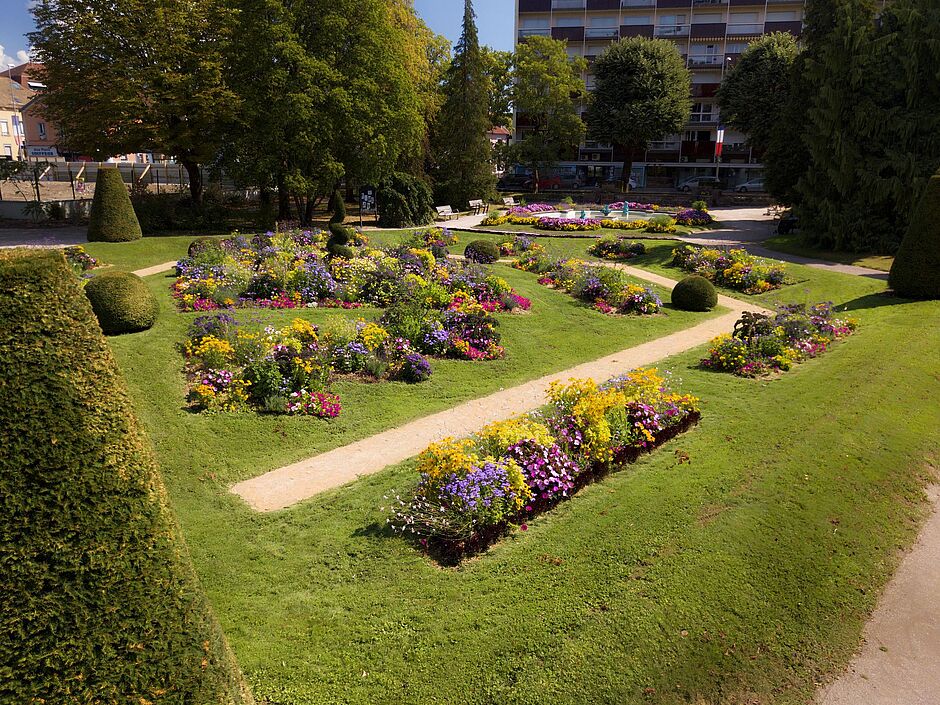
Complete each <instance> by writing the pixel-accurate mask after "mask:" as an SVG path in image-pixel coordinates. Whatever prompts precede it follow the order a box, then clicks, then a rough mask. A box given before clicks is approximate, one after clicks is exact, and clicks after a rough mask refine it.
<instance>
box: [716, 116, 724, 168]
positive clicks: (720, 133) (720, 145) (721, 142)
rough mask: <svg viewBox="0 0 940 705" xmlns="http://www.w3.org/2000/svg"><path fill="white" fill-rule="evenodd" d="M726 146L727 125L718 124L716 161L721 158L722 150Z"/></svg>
mask: <svg viewBox="0 0 940 705" xmlns="http://www.w3.org/2000/svg"><path fill="white" fill-rule="evenodd" d="M724 146H725V126H724V125H719V126H718V138H717V139H716V140H715V161H720V160H721V150H722V148H723V147H724Z"/></svg>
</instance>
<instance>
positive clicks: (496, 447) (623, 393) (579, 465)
mask: <svg viewBox="0 0 940 705" xmlns="http://www.w3.org/2000/svg"><path fill="white" fill-rule="evenodd" d="M548 396H549V400H550V404H549V407H548V408H547V410H546V411H544V412H542V413H536V414H532V415H530V416H528V417H520V418H515V419H511V420H508V421H502V422H498V423H495V424H491V425H489V426H487V427H485V428H484V429H483V430H482V431H481V432H480V433H479V434H478V435H477V436H474V437H472V438H469V439H464V440H461V441H456V440H454V439H452V438H448V439H445V440H444V441H441V442H439V443H435V444H432V445H431V446H429V447H428V448H427V450H425V451H424V452H423V453H422V454H421V455H420V456H419V458H418V472H419V473H420V477H421V479H420V482H419V484H418V486H417V488H416V489H415V490H414V491H413V492H412V493H411V498H410V499H408V500H405V499H402V498H401V497H400V496H396V497H395V498H394V501H393V508H392V513H391V515H390V516H389V518H388V523H389V524H390V525H391V527H392V528H393V529H395V530H396V531H397V532H399V533H402V534H405V533H410V534H415V535H417V536H419V537H421V539H422V545H424V546H426V547H428V548H433V549H435V550H440V551H443V552H444V553H445V554H446V553H448V552H451V553H453V554H456V557H458V558H459V557H460V555H462V554H463V553H465V552H467V551H468V550H473V549H474V548H481V547H483V546H485V544H486V543H487V542H489V541H492V540H495V539H496V538H497V537H498V535H499V533H500V532H501V531H502V530H504V529H505V528H506V527H507V526H508V525H509V524H510V523H511V522H519V521H524V520H526V519H528V518H529V517H531V516H533V515H534V514H536V513H538V512H541V511H544V510H546V509H549V508H550V507H551V506H552V505H553V504H555V503H556V502H558V501H560V500H562V499H564V498H566V497H569V496H570V495H571V494H573V493H574V492H576V491H577V489H578V487H580V486H582V484H583V483H584V482H586V481H587V480H589V479H590V478H591V477H599V476H600V475H602V474H603V473H604V472H606V471H607V470H609V469H610V467H612V465H614V464H620V463H625V462H629V461H630V460H633V459H635V458H636V457H637V456H638V454H639V453H641V452H644V451H648V450H651V449H652V448H654V447H655V446H657V445H658V444H659V443H661V442H664V441H665V440H668V439H669V438H671V437H672V436H674V435H676V434H677V433H680V432H681V431H683V430H685V429H686V428H688V427H689V426H690V425H691V424H693V423H695V422H696V421H697V420H698V417H699V409H698V400H697V399H695V397H692V396H689V395H685V394H678V393H675V392H673V391H672V390H671V385H670V383H669V380H668V379H667V378H666V377H665V376H662V375H660V374H659V373H658V372H657V371H656V370H643V369H641V370H635V371H634V372H632V373H630V374H627V375H623V376H622V377H618V378H615V379H613V380H610V381H609V382H608V383H606V384H604V385H602V386H599V385H597V384H596V383H595V382H593V381H592V380H571V381H570V382H568V383H566V384H561V383H555V384H553V385H552V386H551V387H550V388H549V390H548ZM523 528H525V525H523Z"/></svg>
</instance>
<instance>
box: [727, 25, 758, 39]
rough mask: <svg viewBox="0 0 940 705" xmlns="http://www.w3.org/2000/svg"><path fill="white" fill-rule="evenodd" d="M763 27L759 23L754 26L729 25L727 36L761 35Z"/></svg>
mask: <svg viewBox="0 0 940 705" xmlns="http://www.w3.org/2000/svg"><path fill="white" fill-rule="evenodd" d="M763 33H764V25H763V24H760V23H756V24H729V25H728V34H729V35H741V36H745V35H749V34H763Z"/></svg>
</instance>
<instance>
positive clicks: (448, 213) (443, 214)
mask: <svg viewBox="0 0 940 705" xmlns="http://www.w3.org/2000/svg"><path fill="white" fill-rule="evenodd" d="M434 210H436V211H437V219H438V220H447V219H448V218H456V217H457V214H456V213H454V209H453V208H452V207H450V206H436V207H435V209H434Z"/></svg>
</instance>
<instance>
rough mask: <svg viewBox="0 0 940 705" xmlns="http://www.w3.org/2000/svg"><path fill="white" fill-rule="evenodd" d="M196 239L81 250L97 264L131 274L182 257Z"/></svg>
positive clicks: (171, 238)
mask: <svg viewBox="0 0 940 705" xmlns="http://www.w3.org/2000/svg"><path fill="white" fill-rule="evenodd" d="M197 237H201V236H198V235H175V236H167V237H144V238H141V239H140V240H134V241H133V242H89V243H88V244H87V245H83V247H84V248H85V251H86V252H87V253H88V254H90V255H91V256H92V257H95V258H97V259H98V260H99V262H100V263H101V264H104V265H111V267H113V268H114V269H121V270H125V271H133V270H135V269H143V268H144V267H152V266H154V265H157V264H163V263H164V262H172V261H175V260H178V259H180V258H181V257H185V256H186V251H187V250H188V249H189V244H190V243H191V242H192V241H193V240H195V239H196V238H197Z"/></svg>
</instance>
